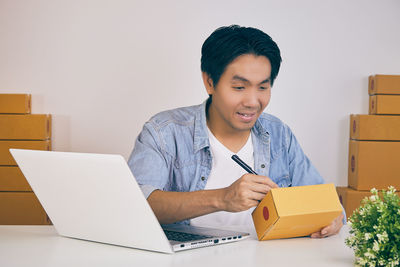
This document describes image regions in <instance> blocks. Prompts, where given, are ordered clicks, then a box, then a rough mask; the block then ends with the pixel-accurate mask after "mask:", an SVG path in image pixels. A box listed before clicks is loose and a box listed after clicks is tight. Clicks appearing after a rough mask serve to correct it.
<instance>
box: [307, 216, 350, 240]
mask: <svg viewBox="0 0 400 267" xmlns="http://www.w3.org/2000/svg"><path fill="white" fill-rule="evenodd" d="M343 217H344V216H343V213H342V214H340V216H339V217H337V218H336V219H334V220H333V221H332V223H331V224H330V225H328V226H327V227H324V228H322V229H321V230H320V231H318V232H315V233H312V234H311V238H322V237H328V236H331V235H335V234H337V233H339V231H340V228H342V226H343Z"/></svg>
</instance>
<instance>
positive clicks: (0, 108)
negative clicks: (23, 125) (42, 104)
mask: <svg viewBox="0 0 400 267" xmlns="http://www.w3.org/2000/svg"><path fill="white" fill-rule="evenodd" d="M0 113H9V114H29V113H31V95H27V94H0Z"/></svg>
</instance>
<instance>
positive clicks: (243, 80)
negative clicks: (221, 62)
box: [232, 75, 271, 85]
mask: <svg viewBox="0 0 400 267" xmlns="http://www.w3.org/2000/svg"><path fill="white" fill-rule="evenodd" d="M270 80H271V78H270V77H268V78H267V79H265V80H264V81H262V82H260V83H259V85H260V84H263V83H268V82H270ZM232 81H241V82H245V83H250V81H249V80H247V79H246V78H244V77H241V76H239V75H235V76H233V77H232Z"/></svg>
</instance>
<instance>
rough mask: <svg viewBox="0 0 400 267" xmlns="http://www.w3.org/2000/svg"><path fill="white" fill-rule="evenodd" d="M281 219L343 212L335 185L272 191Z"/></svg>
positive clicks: (275, 189)
mask: <svg viewBox="0 0 400 267" xmlns="http://www.w3.org/2000/svg"><path fill="white" fill-rule="evenodd" d="M271 193H272V197H273V199H274V203H275V206H276V209H277V212H278V216H279V217H284V216H294V215H302V214H305V213H306V214H312V213H320V212H321V211H323V212H329V211H336V210H338V209H339V210H341V209H342V207H341V205H340V202H339V199H338V197H337V193H336V189H335V186H334V185H333V184H320V185H314V186H296V187H289V188H274V189H271Z"/></svg>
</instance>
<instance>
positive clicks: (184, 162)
mask: <svg viewBox="0 0 400 267" xmlns="http://www.w3.org/2000/svg"><path fill="white" fill-rule="evenodd" d="M280 64H281V56H280V51H279V48H278V46H277V45H276V43H275V42H274V41H273V40H272V39H271V38H270V37H269V36H268V35H267V34H265V33H264V32H262V31H260V30H258V29H254V28H245V27H240V26H237V25H232V26H229V27H221V28H219V29H217V30H216V31H214V32H213V33H212V34H211V35H210V36H209V37H208V38H207V40H206V41H205V42H204V44H203V47H202V57H201V70H202V77H203V81H204V85H205V88H206V90H207V93H208V94H209V98H208V100H207V101H205V102H204V103H203V104H201V105H198V106H192V107H184V108H178V109H175V110H169V111H164V112H161V113H159V114H157V115H155V116H154V117H152V118H151V119H150V121H148V122H147V123H146V124H145V125H144V127H143V130H142V132H141V133H140V135H139V136H138V138H137V140H136V144H135V148H134V150H133V152H132V155H131V157H130V159H129V162H128V163H129V166H130V168H131V169H132V172H133V174H134V176H135V177H136V179H137V181H138V183H139V185H140V186H141V189H142V191H143V193H144V195H145V196H146V197H147V200H148V202H149V204H150V206H151V207H152V209H153V211H154V213H155V214H156V216H157V218H158V220H159V221H160V223H162V224H170V223H185V224H189V223H190V224H192V225H198V226H201V225H206V226H221V225H252V221H251V212H252V211H253V209H254V208H255V207H256V206H257V204H258V203H259V201H260V200H262V199H263V198H264V196H265V195H266V193H267V192H268V191H269V190H270V189H271V188H276V187H287V186H299V185H310V184H321V183H323V182H324V181H323V179H322V177H321V176H320V175H319V173H318V172H317V170H316V169H315V168H314V166H313V165H312V163H311V162H310V161H309V159H308V158H307V156H306V155H305V154H304V153H303V151H302V149H301V147H300V145H299V143H298V142H297V140H296V138H295V137H294V135H293V134H292V132H291V130H290V129H289V128H288V126H286V125H285V124H284V123H282V122H281V121H280V120H279V119H278V118H276V117H274V116H272V115H268V114H266V113H263V110H264V109H265V107H266V106H267V105H268V103H269V101H270V98H271V87H272V85H273V83H274V80H275V78H276V76H277V75H278V72H279V68H280ZM233 154H237V155H238V156H239V157H240V158H241V159H242V160H244V161H245V162H246V163H247V164H248V165H250V166H251V167H253V168H254V169H255V171H256V172H257V173H258V174H259V175H254V174H249V173H247V172H246V171H245V170H243V169H242V168H241V167H240V166H239V165H238V164H236V163H235V162H234V161H233V160H231V156H232V155H233ZM342 219H343V215H341V216H340V217H338V218H337V219H335V220H334V221H333V222H332V224H331V225H329V226H327V227H325V228H324V229H322V230H321V231H319V232H317V233H314V234H312V237H325V236H329V235H332V234H335V233H337V232H338V231H339V230H340V228H341V226H342Z"/></svg>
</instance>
